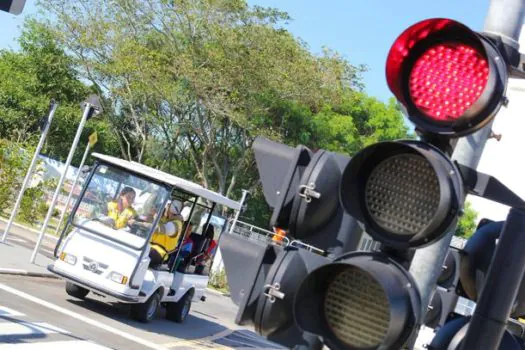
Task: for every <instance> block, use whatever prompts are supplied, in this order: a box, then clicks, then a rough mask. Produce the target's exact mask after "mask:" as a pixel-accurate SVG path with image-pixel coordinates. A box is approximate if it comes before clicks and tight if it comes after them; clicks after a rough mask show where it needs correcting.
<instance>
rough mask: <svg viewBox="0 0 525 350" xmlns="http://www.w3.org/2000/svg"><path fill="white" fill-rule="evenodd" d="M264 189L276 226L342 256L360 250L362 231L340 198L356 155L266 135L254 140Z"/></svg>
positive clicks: (292, 236) (305, 241)
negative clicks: (279, 140) (343, 178)
mask: <svg viewBox="0 0 525 350" xmlns="http://www.w3.org/2000/svg"><path fill="white" fill-rule="evenodd" d="M253 149H254V153H255V160H256V163H257V168H258V170H259V175H260V178H261V182H262V187H263V193H264V196H265V199H266V201H267V203H268V205H269V206H270V207H271V208H272V209H273V213H272V217H271V219H270V226H271V227H272V228H273V227H276V228H280V229H284V230H286V231H287V232H288V236H287V237H288V238H290V239H292V240H298V241H301V242H303V243H306V244H308V245H312V246H314V247H316V248H319V249H322V250H324V251H325V253H326V255H328V256H336V255H338V254H341V253H343V252H346V251H350V250H355V249H356V248H357V244H358V243H359V240H360V238H361V233H360V232H359V228H358V226H357V223H356V221H355V220H354V218H353V217H352V216H351V215H349V214H347V213H346V212H345V211H344V210H343V208H342V206H341V204H340V202H339V199H338V196H339V183H340V182H341V175H342V172H343V169H344V168H345V166H346V165H347V164H348V162H349V161H350V157H348V156H345V155H342V154H338V153H333V152H328V151H325V150H319V151H317V152H315V153H313V152H312V151H311V150H309V149H308V148H306V147H304V146H298V147H296V148H292V147H289V146H286V145H283V144H280V143H277V142H274V141H271V140H268V139H265V138H262V137H258V138H256V140H255V141H254V144H253Z"/></svg>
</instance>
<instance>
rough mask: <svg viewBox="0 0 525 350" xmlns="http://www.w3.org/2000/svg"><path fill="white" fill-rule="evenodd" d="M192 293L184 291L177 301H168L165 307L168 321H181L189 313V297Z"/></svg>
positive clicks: (191, 296)
mask: <svg viewBox="0 0 525 350" xmlns="http://www.w3.org/2000/svg"><path fill="white" fill-rule="evenodd" d="M192 298H193V293H191V292H190V293H186V294H185V295H184V296H183V297H182V298H181V299H180V300H179V301H178V302H176V303H168V305H167V307H166V318H167V319H168V320H170V321H174V322H177V323H182V322H184V320H185V319H186V317H187V316H188V314H189V313H190V309H191V299H192Z"/></svg>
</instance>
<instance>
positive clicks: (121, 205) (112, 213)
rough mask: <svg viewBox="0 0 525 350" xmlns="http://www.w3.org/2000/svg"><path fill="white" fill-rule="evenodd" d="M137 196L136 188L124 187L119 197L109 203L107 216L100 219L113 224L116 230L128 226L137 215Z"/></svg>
mask: <svg viewBox="0 0 525 350" xmlns="http://www.w3.org/2000/svg"><path fill="white" fill-rule="evenodd" d="M135 196H136V193H135V190H134V189H132V188H131V187H124V188H123V189H122V191H121V192H120V195H119V197H118V199H117V200H113V201H111V202H109V203H108V205H107V210H108V213H107V217H105V218H102V219H101V220H100V221H102V222H104V223H105V224H108V225H110V226H112V227H113V228H114V229H116V230H120V229H121V228H124V227H126V226H127V225H128V222H129V220H130V219H133V218H134V217H136V216H137V212H136V211H135V209H134V208H133V202H134V201H135Z"/></svg>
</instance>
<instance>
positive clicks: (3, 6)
mask: <svg viewBox="0 0 525 350" xmlns="http://www.w3.org/2000/svg"><path fill="white" fill-rule="evenodd" d="M25 4H26V0H2V1H0V11H4V12H9V13H12V14H14V15H19V14H21V13H22V11H23V10H24V6H25Z"/></svg>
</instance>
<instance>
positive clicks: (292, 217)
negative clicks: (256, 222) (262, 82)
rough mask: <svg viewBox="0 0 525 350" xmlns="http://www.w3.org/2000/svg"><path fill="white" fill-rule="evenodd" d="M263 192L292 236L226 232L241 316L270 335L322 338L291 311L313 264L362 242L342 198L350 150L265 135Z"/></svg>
mask: <svg viewBox="0 0 525 350" xmlns="http://www.w3.org/2000/svg"><path fill="white" fill-rule="evenodd" d="M253 149H254V153H255V160H256V164H257V168H258V170H259V175H260V178H261V182H262V187H263V193H264V196H265V199H266V201H267V203H268V205H269V206H270V207H271V208H272V209H273V213H272V218H271V220H270V226H271V227H272V228H275V229H276V231H277V232H282V231H283V230H284V231H286V232H287V235H286V241H280V242H278V240H277V241H275V240H271V241H270V242H267V243H265V244H261V243H260V242H258V243H256V242H255V241H254V242H251V241H246V240H245V239H243V238H240V237H237V236H235V235H226V236H224V237H223V238H222V239H221V242H220V248H221V252H222V256H223V260H224V265H225V269H226V274H227V279H228V283H229V285H230V291H231V298H232V300H233V301H234V302H235V303H236V304H237V305H238V306H239V309H238V312H237V317H236V322H237V323H238V324H242V325H253V326H254V328H255V330H256V331H257V332H258V333H259V334H261V335H264V336H266V337H267V338H268V339H269V340H272V341H274V342H277V343H280V344H283V345H286V346H290V347H292V346H294V345H304V346H308V347H314V348H315V346H314V344H317V345H320V343H319V341H318V340H317V339H318V337H317V335H312V334H310V333H309V332H305V331H303V330H301V329H299V328H298V326H297V324H296V322H295V321H294V317H293V305H294V300H295V295H296V292H297V291H298V289H297V287H298V285H299V284H300V283H301V281H302V280H303V279H304V278H306V277H307V276H308V275H309V274H310V273H311V272H312V271H313V270H314V269H316V268H317V267H319V266H322V265H325V264H328V263H330V262H331V261H332V260H333V259H335V258H336V257H337V256H340V255H342V254H343V253H345V252H348V251H353V250H356V249H357V245H358V244H359V242H360V239H361V235H362V230H361V228H360V227H359V225H358V224H357V221H356V220H355V219H354V218H353V217H351V216H350V215H349V214H347V213H346V212H345V211H344V209H343V208H342V206H341V204H340V202H339V183H340V181H341V180H340V179H341V175H342V171H343V169H344V168H345V166H346V164H347V163H348V162H349V160H350V157H348V156H345V155H342V154H336V153H333V152H327V151H325V150H319V151H317V152H315V153H314V152H312V151H311V150H309V149H308V148H306V147H304V146H298V147H295V148H292V147H289V146H286V145H283V144H280V143H277V142H274V141H271V140H268V139H265V138H262V137H259V138H257V139H256V140H255V142H254V144H253Z"/></svg>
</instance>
